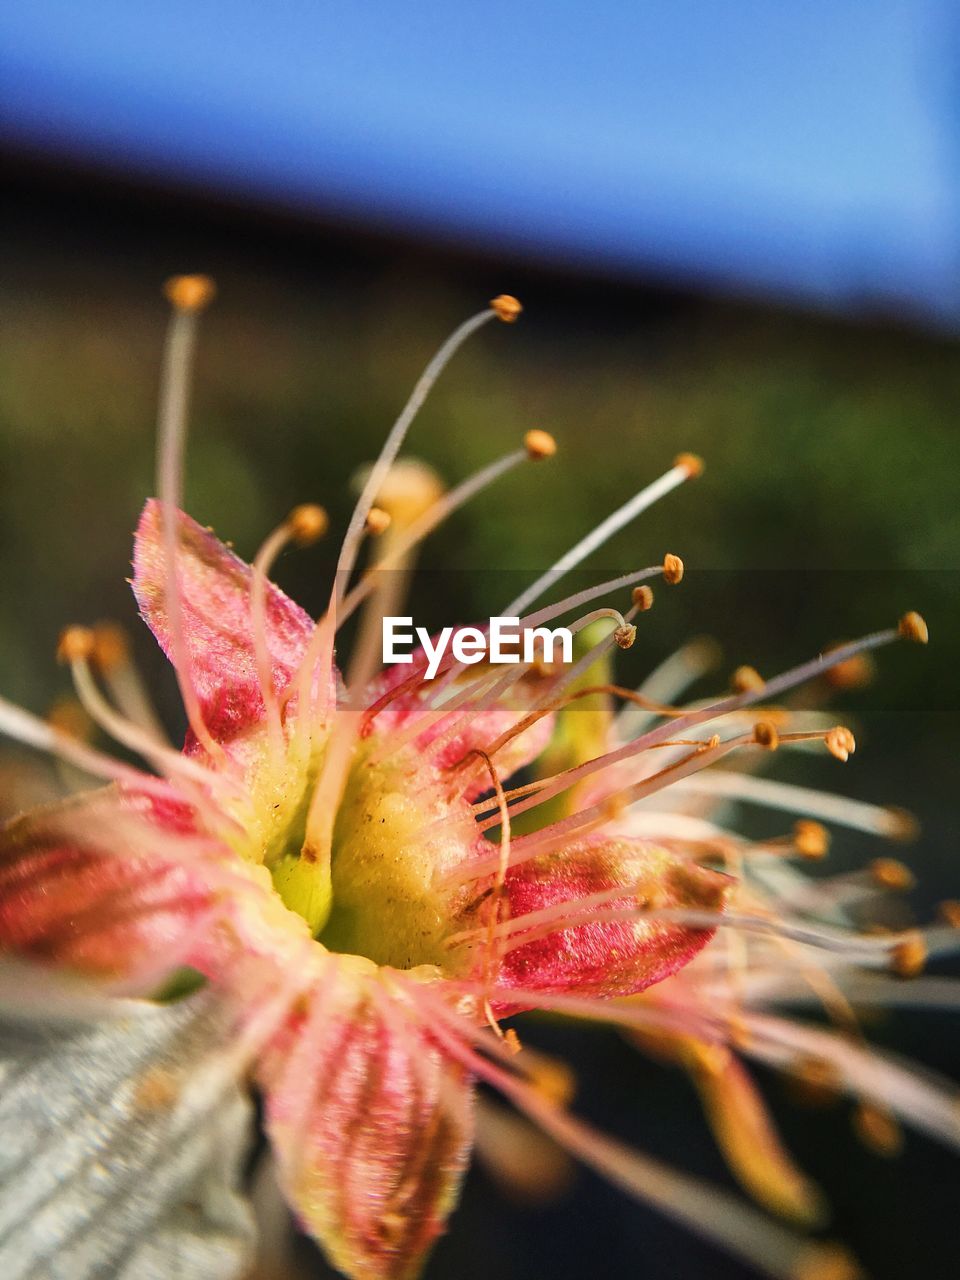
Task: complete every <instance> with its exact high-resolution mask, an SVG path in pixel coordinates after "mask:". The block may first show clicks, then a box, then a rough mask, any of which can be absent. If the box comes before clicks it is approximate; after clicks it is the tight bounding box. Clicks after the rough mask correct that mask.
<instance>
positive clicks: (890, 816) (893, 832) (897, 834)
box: [883, 805, 920, 844]
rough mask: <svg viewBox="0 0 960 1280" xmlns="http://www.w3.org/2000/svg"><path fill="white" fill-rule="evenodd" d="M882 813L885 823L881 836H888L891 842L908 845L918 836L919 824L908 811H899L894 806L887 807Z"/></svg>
mask: <svg viewBox="0 0 960 1280" xmlns="http://www.w3.org/2000/svg"><path fill="white" fill-rule="evenodd" d="M884 813H885V815H886V818H887V823H886V824H885V826H884V831H883V834H884V835H885V836H889V838H890V839H891V840H899V841H900V842H901V843H902V844H909V843H910V842H911V841H912V840H916V839H917V837H918V836H919V835H920V823H919V822H918V821H917V819H916V817H915V816H914V815H913V814H912V813H911V812H910V810H909V809H900V808H898V807H897V806H896V805H889V806H888V807H887V808H886V809H885V810H884Z"/></svg>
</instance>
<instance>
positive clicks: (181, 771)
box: [60, 627, 237, 792]
mask: <svg viewBox="0 0 960 1280" xmlns="http://www.w3.org/2000/svg"><path fill="white" fill-rule="evenodd" d="M85 643H86V645H87V647H86V649H85V650H84V645H85ZM92 648H93V635H92V633H91V632H89V631H87V630H86V628H84V627H70V628H68V629H67V631H65V632H64V634H63V636H62V637H61V641H60V651H61V655H62V657H63V659H64V661H66V662H67V663H68V664H69V667H70V674H71V675H72V677H73V684H74V688H75V689H76V691H77V697H78V698H79V699H80V702H81V703H82V704H83V707H84V710H85V711H86V712H87V714H88V715H89V716H90V718H91V719H92V720H93V721H95V722H96V723H97V724H98V725H99V726H100V727H101V728H102V729H103V730H104V732H106V733H108V734H109V735H110V737H111V738H113V739H114V740H115V741H117V742H119V743H120V745H121V746H124V747H126V748H127V750H128V751H133V752H135V753H136V754H137V755H139V756H142V757H143V758H144V759H145V760H148V761H149V762H150V764H152V765H153V767H154V768H155V769H157V770H158V771H159V772H160V773H163V774H165V775H166V776H168V777H182V778H186V779H187V780H188V781H191V782H196V783H199V784H200V785H201V786H203V787H206V788H208V789H210V790H212V791H214V792H215V791H217V790H218V789H220V788H222V787H223V786H224V785H225V784H228V783H229V779H227V778H226V777H225V776H224V775H223V774H222V773H215V772H214V771H213V770H212V769H209V768H207V767H206V766H205V765H202V764H200V763H199V762H198V761H196V760H192V759H191V758H190V757H189V756H186V755H183V754H182V752H179V751H175V750H174V749H173V748H172V747H165V746H162V745H161V744H160V743H158V742H156V741H155V740H154V738H152V737H151V736H150V734H148V733H146V732H145V731H144V730H143V729H141V728H140V727H139V725H135V724H132V723H131V722H130V721H129V720H126V719H124V717H123V716H122V715H120V714H119V713H118V712H116V711H114V709H113V707H111V706H110V704H109V703H108V702H107V700H106V699H105V698H104V697H103V695H102V694H101V692H100V690H99V689H98V688H97V684H96V681H95V680H94V678H93V673H92V671H91V670H90V664H89V661H88V656H87V655H88V654H89V653H91V652H92ZM232 789H233V790H234V791H235V790H236V789H237V784H236V783H234V784H233V786H232Z"/></svg>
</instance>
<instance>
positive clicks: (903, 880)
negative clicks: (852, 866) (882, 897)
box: [870, 858, 916, 892]
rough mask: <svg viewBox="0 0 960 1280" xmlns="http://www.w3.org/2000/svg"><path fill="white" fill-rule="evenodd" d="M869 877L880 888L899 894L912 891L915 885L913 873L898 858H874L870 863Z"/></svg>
mask: <svg viewBox="0 0 960 1280" xmlns="http://www.w3.org/2000/svg"><path fill="white" fill-rule="evenodd" d="M870 875H871V876H872V877H873V879H874V881H875V883H876V884H878V885H880V887H881V888H883V889H896V890H898V891H900V892H904V891H905V890H907V889H912V888H913V886H914V884H915V883H916V881H915V880H914V876H913V872H912V871H911V870H910V868H909V867H906V866H904V864H903V863H902V862H901V861H900V859H899V858H874V860H873V861H872V862H871V863H870Z"/></svg>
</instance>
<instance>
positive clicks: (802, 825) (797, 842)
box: [793, 818, 830, 861]
mask: <svg viewBox="0 0 960 1280" xmlns="http://www.w3.org/2000/svg"><path fill="white" fill-rule="evenodd" d="M793 847H794V848H795V849H796V851H797V853H799V854H800V857H801V858H809V859H810V860H811V861H815V860H816V859H817V858H822V857H824V856H825V855H826V853H827V850H828V849H829V848H830V832H829V831H828V830H827V828H826V827H825V826H824V825H823V823H822V822H814V821H813V819H812V818H800V819H799V820H798V821H797V822H795V823H794V824H793Z"/></svg>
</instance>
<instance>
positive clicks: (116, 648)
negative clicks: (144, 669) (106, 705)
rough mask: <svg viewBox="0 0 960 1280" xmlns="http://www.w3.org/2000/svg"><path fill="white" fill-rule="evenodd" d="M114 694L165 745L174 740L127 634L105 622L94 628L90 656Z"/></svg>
mask: <svg viewBox="0 0 960 1280" xmlns="http://www.w3.org/2000/svg"><path fill="white" fill-rule="evenodd" d="M90 656H91V659H92V661H93V662H94V664H95V665H96V668H97V670H98V671H99V672H100V674H101V676H102V677H103V681H104V683H105V684H106V686H107V688H108V689H109V690H110V694H111V696H112V698H113V700H114V702H115V703H116V704H117V706H118V707H119V708H120V710H121V711H122V712H123V714H124V715H125V716H126V717H127V719H128V720H131V721H132V722H133V723H134V724H136V725H139V726H140V728H141V729H143V731H144V732H145V733H148V734H149V735H150V736H151V737H152V738H153V739H154V740H155V741H157V742H159V743H160V744H161V745H162V746H170V745H171V744H170V740H169V738H168V736H167V733H166V731H165V729H164V727H163V724H162V723H161V720H160V717H159V716H158V715H157V712H156V710H155V708H154V706H153V703H152V702H151V700H150V695H149V693H148V692H147V688H146V685H145V684H144V682H143V680H142V678H141V676H140V673H139V671H138V670H137V668H136V665H135V663H134V661H133V658H132V656H131V653H130V642H129V641H128V639H127V635H126V632H125V631H124V630H123V628H122V627H120V626H117V624H116V623H112V622H102V623H99V624H98V625H97V626H95V627H94V628H93V652H92V654H91V655H90Z"/></svg>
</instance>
